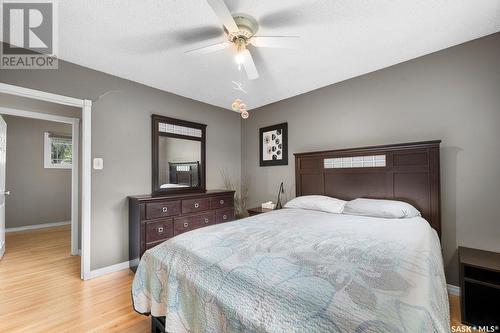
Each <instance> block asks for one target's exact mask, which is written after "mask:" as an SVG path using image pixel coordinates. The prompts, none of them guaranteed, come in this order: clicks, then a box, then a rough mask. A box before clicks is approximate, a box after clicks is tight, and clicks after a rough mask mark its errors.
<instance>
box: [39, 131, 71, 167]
mask: <svg viewBox="0 0 500 333" xmlns="http://www.w3.org/2000/svg"><path fill="white" fill-rule="evenodd" d="M51 151H52V147H51V145H50V133H49V132H45V133H44V134H43V166H44V167H45V169H69V170H71V169H72V168H73V162H71V164H54V163H52V158H51Z"/></svg>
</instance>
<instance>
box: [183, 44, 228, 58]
mask: <svg viewBox="0 0 500 333" xmlns="http://www.w3.org/2000/svg"><path fill="white" fill-rule="evenodd" d="M229 45H231V43H229V42H222V43H217V44H212V45H208V46H203V47H199V48H197V49H194V50H189V51H186V52H184V53H185V54H188V55H200V54H207V53H212V52H216V51H220V50H224V49H225V48H227V47H228V46H229Z"/></svg>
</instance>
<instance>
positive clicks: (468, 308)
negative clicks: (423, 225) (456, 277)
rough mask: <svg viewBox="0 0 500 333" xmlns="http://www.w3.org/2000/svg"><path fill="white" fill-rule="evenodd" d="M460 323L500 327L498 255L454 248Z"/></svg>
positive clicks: (499, 269)
mask: <svg viewBox="0 0 500 333" xmlns="http://www.w3.org/2000/svg"><path fill="white" fill-rule="evenodd" d="M458 257H459V263H460V289H461V300H460V302H461V304H460V306H461V312H462V323H464V324H466V325H471V326H500V253H495V252H489V251H483V250H477V249H471V248H467V247H459V248H458Z"/></svg>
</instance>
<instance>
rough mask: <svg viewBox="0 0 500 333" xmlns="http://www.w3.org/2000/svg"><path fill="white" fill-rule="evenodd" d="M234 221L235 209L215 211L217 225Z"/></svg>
mask: <svg viewBox="0 0 500 333" xmlns="http://www.w3.org/2000/svg"><path fill="white" fill-rule="evenodd" d="M233 220H234V208H225V209H217V210H216V211H215V223H224V222H229V221H233Z"/></svg>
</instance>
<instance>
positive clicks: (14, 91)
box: [0, 83, 84, 108]
mask: <svg viewBox="0 0 500 333" xmlns="http://www.w3.org/2000/svg"><path fill="white" fill-rule="evenodd" d="M0 92H1V93H4V94H9V95H15V96H21V97H27V98H34V99H38V100H41V101H45V102H51V103H56V104H63V105H68V106H75V107H79V108H82V107H83V105H84V100H82V99H78V98H73V97H67V96H62V95H56V94H52V93H47V92H44V91H39V90H34V89H29V88H23V87H19V86H14V85H11V84H6V83H0Z"/></svg>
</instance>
